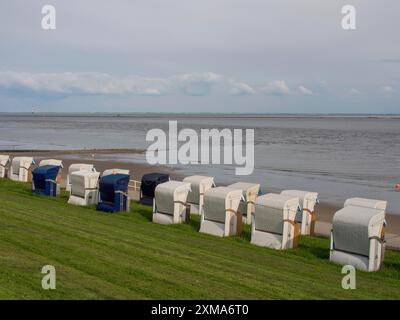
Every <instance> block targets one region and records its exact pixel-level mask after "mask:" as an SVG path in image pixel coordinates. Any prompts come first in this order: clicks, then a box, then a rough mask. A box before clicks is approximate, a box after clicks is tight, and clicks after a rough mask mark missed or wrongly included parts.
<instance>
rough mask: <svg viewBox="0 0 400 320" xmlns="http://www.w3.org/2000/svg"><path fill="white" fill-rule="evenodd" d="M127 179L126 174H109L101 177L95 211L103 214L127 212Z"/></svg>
mask: <svg viewBox="0 0 400 320" xmlns="http://www.w3.org/2000/svg"><path fill="white" fill-rule="evenodd" d="M129 179H130V177H129V175H128V174H110V175H107V176H104V177H101V179H100V182H99V196H100V199H99V203H98V204H97V210H99V211H104V212H121V211H127V210H128V208H129V203H128V201H129V200H128V184H129Z"/></svg>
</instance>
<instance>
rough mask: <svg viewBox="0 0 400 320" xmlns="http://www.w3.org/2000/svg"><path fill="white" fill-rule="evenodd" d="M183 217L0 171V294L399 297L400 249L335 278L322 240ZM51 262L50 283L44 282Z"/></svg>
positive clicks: (52, 296)
mask: <svg viewBox="0 0 400 320" xmlns="http://www.w3.org/2000/svg"><path fill="white" fill-rule="evenodd" d="M198 229H199V219H198V217H193V216H192V220H191V223H190V224H184V225H173V226H162V225H156V224H153V223H151V208H150V207H145V206H141V205H139V204H136V203H135V204H133V208H132V209H131V212H129V213H122V214H106V213H102V212H97V211H96V210H95V209H94V208H93V207H90V208H81V207H76V206H72V205H68V204H67V196H66V194H65V193H64V194H63V195H62V197H61V198H58V199H55V198H47V197H43V196H37V195H33V194H32V193H31V190H30V185H29V184H24V183H17V182H12V181H9V180H4V179H3V180H0V299H385V298H389V299H399V298H400V253H399V252H394V251H387V254H386V259H385V266H384V267H383V269H381V270H380V271H379V272H376V273H365V272H361V271H358V272H357V289H356V290H343V289H342V288H341V280H342V277H343V275H342V274H341V267H340V266H337V265H335V264H332V263H330V262H329V240H328V239H324V238H318V237H301V239H300V247H299V248H297V249H293V250H287V251H275V250H271V249H266V248H260V247H256V246H252V245H251V244H250V243H249V239H250V234H249V229H245V232H244V234H243V236H241V237H230V238H222V239H221V238H218V237H212V236H208V235H204V234H200V233H199V232H198ZM47 264H50V265H53V266H55V268H56V271H57V289H56V290H43V289H42V287H41V279H42V276H43V275H42V274H41V272H40V271H41V268H42V266H44V265H47Z"/></svg>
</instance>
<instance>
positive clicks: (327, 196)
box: [0, 115, 400, 214]
mask: <svg viewBox="0 0 400 320" xmlns="http://www.w3.org/2000/svg"><path fill="white" fill-rule="evenodd" d="M168 120H178V127H179V129H183V128H192V129H195V130H196V131H199V129H201V128H204V129H207V128H216V129H222V128H230V129H233V128H239V129H240V128H242V129H246V128H250V129H255V143H256V146H255V171H254V173H253V174H252V175H251V176H246V177H238V176H235V174H234V169H233V168H232V167H231V166H223V165H213V166H202V165H191V166H181V165H177V166H174V167H175V168H176V169H178V170H181V171H182V173H184V174H186V173H199V174H211V175H214V176H215V177H216V180H217V182H218V181H219V182H221V183H227V182H233V181H239V180H244V181H258V182H260V183H261V185H262V186H263V188H264V190H265V189H266V188H267V189H268V188H269V189H275V188H276V189H284V188H290V189H292V188H299V189H305V190H310V191H314V190H315V191H318V192H319V193H320V198H321V200H322V201H326V202H331V203H336V204H342V203H343V201H344V200H345V199H346V198H348V197H355V196H361V197H367V198H378V199H386V200H388V201H389V211H390V212H392V213H395V214H400V201H399V199H400V192H398V191H395V189H394V185H395V184H396V183H399V182H400V118H399V117H390V116H376V117H360V116H351V117H344V116H343V117H339V116H327V117H320V116H310V117H307V116H272V117H271V116H261V115H253V116H237V115H236V116H231V115H218V116H210V115H206V116H204V115H192V116H190V115H180V116H177V115H129V116H128V115H121V116H111V115H95V116H94V115H91V116H90V115H85V116H83V115H74V116H65V115H0V149H83V148H101V149H106V148H143V149H144V148H146V147H147V146H148V145H149V144H150V143H148V142H146V141H145V136H146V133H147V131H148V130H150V129H153V128H161V129H163V130H166V131H168ZM104 158H107V159H113V160H120V161H131V162H144V161H145V159H144V156H143V155H135V154H132V155H130V154H123V155H122V154H120V155H119V154H116V155H113V156H112V157H110V156H105V157H104Z"/></svg>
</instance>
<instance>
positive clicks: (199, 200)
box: [183, 175, 215, 214]
mask: <svg viewBox="0 0 400 320" xmlns="http://www.w3.org/2000/svg"><path fill="white" fill-rule="evenodd" d="M183 182H187V183H190V188H191V191H190V192H189V195H188V199H187V202H188V203H189V204H190V213H193V214H201V212H202V210H203V205H204V194H205V192H206V191H207V190H209V189H211V188H212V187H213V186H215V184H214V178H213V177H206V176H198V175H195V176H189V177H186V178H184V179H183Z"/></svg>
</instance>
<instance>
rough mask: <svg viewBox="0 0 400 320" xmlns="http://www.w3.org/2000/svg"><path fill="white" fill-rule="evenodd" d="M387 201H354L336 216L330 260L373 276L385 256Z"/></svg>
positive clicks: (351, 200) (357, 199) (355, 199)
mask: <svg viewBox="0 0 400 320" xmlns="http://www.w3.org/2000/svg"><path fill="white" fill-rule="evenodd" d="M386 205H387V203H386V201H381V200H372V199H363V198H352V199H348V200H346V202H345V204H344V208H343V209H341V210H339V211H337V212H336V213H335V215H334V216H333V222H332V232H331V248H330V249H331V251H330V260H331V261H332V262H335V263H337V264H341V265H352V266H354V267H355V268H356V269H360V270H363V271H368V272H373V271H377V270H379V268H380V267H381V265H382V263H383V261H384V256H385V224H386V223H385V210H386Z"/></svg>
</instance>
